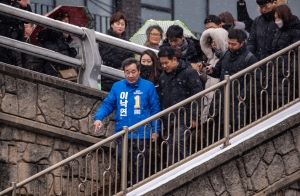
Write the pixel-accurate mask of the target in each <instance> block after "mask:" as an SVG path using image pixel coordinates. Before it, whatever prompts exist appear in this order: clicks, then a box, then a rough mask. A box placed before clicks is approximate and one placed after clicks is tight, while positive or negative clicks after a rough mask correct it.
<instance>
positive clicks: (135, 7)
mask: <svg viewBox="0 0 300 196" xmlns="http://www.w3.org/2000/svg"><path fill="white" fill-rule="evenodd" d="M246 3H247V8H248V12H249V14H250V17H251V18H253V19H254V18H255V17H256V16H258V15H259V12H258V9H257V7H258V6H257V4H256V1H255V0H247V1H246ZM30 4H31V6H32V8H33V12H35V13H38V14H44V13H47V12H48V11H49V10H51V9H53V8H54V7H55V6H57V5H72V6H86V7H88V9H89V10H90V12H91V13H92V14H93V16H94V19H95V21H96V27H95V30H96V31H99V32H102V33H106V30H107V29H108V28H109V19H110V16H111V15H112V14H113V13H114V12H116V11H121V12H123V13H125V15H126V16H127V18H128V28H127V35H128V37H130V36H132V35H133V34H134V33H135V32H136V31H137V30H138V29H139V27H140V26H141V25H142V24H143V23H144V22H145V21H146V20H148V19H154V20H181V21H182V22H184V23H185V25H186V26H187V27H188V28H189V29H190V30H191V31H192V32H193V33H194V34H195V35H196V36H197V37H198V38H199V37H200V35H201V32H202V31H204V28H205V27H204V24H203V21H204V19H205V17H206V16H207V15H208V14H215V15H219V14H220V13H222V12H226V11H229V12H231V13H232V15H233V16H234V17H235V18H236V17H237V10H236V4H237V0H188V1H175V0H163V1H162V0H31V2H30ZM287 4H288V5H289V6H290V8H291V9H292V12H293V14H295V15H298V16H300V15H299V12H298V10H299V9H300V1H299V0H287Z"/></svg>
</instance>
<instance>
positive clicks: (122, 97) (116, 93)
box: [94, 58, 160, 184]
mask: <svg viewBox="0 0 300 196" xmlns="http://www.w3.org/2000/svg"><path fill="white" fill-rule="evenodd" d="M122 69H123V70H124V74H125V79H123V80H121V81H118V82H116V83H114V84H113V86H112V88H111V91H110V92H109V94H108V96H107V98H105V99H104V101H103V102H102V105H101V107H100V108H99V109H98V111H97V113H96V114H95V116H94V120H95V122H94V126H95V132H96V131H97V129H99V128H101V127H102V121H103V120H104V118H105V117H107V116H108V115H109V114H111V113H112V112H113V111H114V110H115V111H116V113H115V117H114V119H115V123H116V129H115V133H118V132H120V131H121V130H122V129H123V126H128V127H130V126H132V125H135V124H137V123H139V122H141V121H142V120H145V119H147V118H149V117H150V116H153V115H154V114H156V113H158V112H160V107H159V98H158V95H157V93H156V90H155V87H154V84H153V83H152V82H151V81H148V80H144V79H142V78H140V77H139V74H140V69H141V68H140V65H139V63H138V62H137V60H135V59H134V58H129V59H126V60H124V61H123V63H122ZM159 125H160V124H159V123H156V122H155V121H152V122H151V123H150V126H151V128H152V129H150V128H149V126H145V127H144V126H140V127H138V128H137V129H136V131H133V132H132V133H128V138H130V139H131V140H130V141H132V144H130V143H131V142H128V143H129V147H131V146H130V145H132V149H133V152H132V157H133V166H132V176H133V179H132V181H133V184H135V183H137V182H139V181H141V180H142V179H143V172H144V171H143V168H146V169H145V177H147V174H148V169H149V165H148V164H149V159H148V158H149V150H150V142H151V140H152V141H155V140H157V138H158V136H159V132H160V126H159ZM116 141H117V143H118V147H119V148H118V151H117V152H116V153H117V156H118V171H119V173H120V174H121V161H122V139H121V138H117V139H116ZM139 149H140V150H142V149H144V152H143V156H144V157H145V159H144V160H145V165H144V164H143V158H142V156H141V153H140V151H139ZM137 166H138V167H139V170H138V173H137V171H136V168H137ZM128 176H130V175H128ZM137 176H138V181H137V180H136V179H137Z"/></svg>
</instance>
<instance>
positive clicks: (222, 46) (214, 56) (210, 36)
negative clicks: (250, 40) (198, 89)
mask: <svg viewBox="0 0 300 196" xmlns="http://www.w3.org/2000/svg"><path fill="white" fill-rule="evenodd" d="M227 40H228V32H227V31H226V30H225V29H223V28H210V29H207V30H205V31H203V33H202V36H201V38H200V45H201V48H202V51H203V53H204V54H205V56H206V57H207V61H206V63H208V64H209V65H210V66H211V67H215V65H216V64H217V62H218V61H219V59H220V57H221V56H222V54H225V52H226V50H227V48H228V41H227ZM200 66H201V67H200V70H201V71H202V74H203V75H206V69H205V68H203V64H202V65H200ZM219 81H220V79H219V78H213V77H210V76H206V82H205V89H207V88H209V87H211V86H213V85H215V84H217V83H219ZM213 95H214V92H210V93H207V94H206V99H204V110H203V116H201V119H202V123H203V122H205V121H206V119H207V113H208V106H209V105H210V102H211V100H212V98H213Z"/></svg>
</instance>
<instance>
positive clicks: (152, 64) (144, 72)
mask: <svg viewBox="0 0 300 196" xmlns="http://www.w3.org/2000/svg"><path fill="white" fill-rule="evenodd" d="M140 64H141V73H140V76H141V78H143V79H145V80H150V81H151V82H152V83H153V84H154V85H155V86H158V78H159V76H160V74H161V73H162V71H163V69H162V66H161V64H160V62H159V59H158V58H157V56H156V54H155V52H153V51H152V50H145V51H144V52H142V53H141V58H140Z"/></svg>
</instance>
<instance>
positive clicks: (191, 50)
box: [159, 37, 203, 63]
mask: <svg viewBox="0 0 300 196" xmlns="http://www.w3.org/2000/svg"><path fill="white" fill-rule="evenodd" d="M185 40H186V41H187V43H188V46H187V51H186V53H185V54H183V56H182V58H185V59H186V60H187V61H188V62H190V63H198V62H201V61H202V60H203V52H202V50H201V47H200V45H199V41H198V40H196V39H194V38H192V37H190V38H188V37H186V38H185ZM166 46H171V45H170V43H169V40H168V38H166V39H165V40H164V41H163V43H162V45H161V46H159V48H160V49H161V48H163V47H166ZM181 52H182V51H181Z"/></svg>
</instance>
